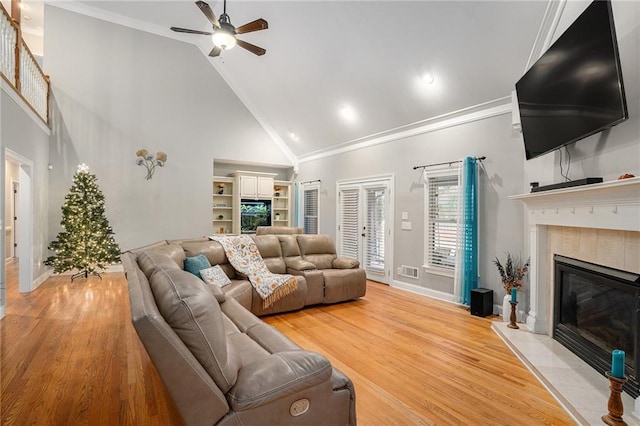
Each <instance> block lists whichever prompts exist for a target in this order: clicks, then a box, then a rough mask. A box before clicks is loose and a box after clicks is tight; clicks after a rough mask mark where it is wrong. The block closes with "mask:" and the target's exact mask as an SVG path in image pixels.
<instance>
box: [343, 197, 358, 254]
mask: <svg viewBox="0 0 640 426" xmlns="http://www.w3.org/2000/svg"><path fill="white" fill-rule="evenodd" d="M359 205H360V190H359V189H358V188H354V189H344V190H341V191H340V256H344V257H352V258H354V259H358V258H359V256H358V242H359V238H360V232H359V230H360V225H359Z"/></svg>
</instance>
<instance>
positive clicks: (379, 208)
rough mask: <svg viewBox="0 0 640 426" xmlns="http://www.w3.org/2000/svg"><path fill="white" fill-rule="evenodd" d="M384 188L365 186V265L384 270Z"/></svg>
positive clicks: (368, 267) (369, 267)
mask: <svg viewBox="0 0 640 426" xmlns="http://www.w3.org/2000/svg"><path fill="white" fill-rule="evenodd" d="M385 196H386V188H385V187H378V188H367V189H366V198H367V224H366V229H365V235H366V240H365V258H364V262H365V267H366V268H367V269H373V270H377V271H381V272H384V242H385V239H384V230H385V215H384V214H385V202H386V200H385Z"/></svg>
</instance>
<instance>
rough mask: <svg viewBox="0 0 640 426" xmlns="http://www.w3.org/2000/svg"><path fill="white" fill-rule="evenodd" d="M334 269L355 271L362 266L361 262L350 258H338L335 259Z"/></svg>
mask: <svg viewBox="0 0 640 426" xmlns="http://www.w3.org/2000/svg"><path fill="white" fill-rule="evenodd" d="M332 266H333V269H355V268H357V267H359V266H360V262H358V261H357V260H356V259H352V258H350V257H338V258H337V259H333V263H332Z"/></svg>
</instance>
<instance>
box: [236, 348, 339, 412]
mask: <svg viewBox="0 0 640 426" xmlns="http://www.w3.org/2000/svg"><path fill="white" fill-rule="evenodd" d="M332 373H333V369H332V367H331V364H330V363H329V361H328V360H327V359H326V358H325V357H323V356H322V355H320V354H318V353H315V352H307V351H299V350H294V351H285V352H279V353H276V354H272V355H269V356H268V357H267V358H264V359H260V360H258V361H256V362H254V363H251V364H248V365H245V366H244V367H243V368H242V369H241V370H240V373H239V375H238V381H237V382H236V385H235V386H234V387H233V389H231V391H230V392H229V393H228V394H227V398H228V400H229V404H230V405H231V408H232V409H233V410H236V411H243V410H248V409H251V408H255V407H260V406H262V405H265V404H268V403H270V402H272V401H275V400H277V399H281V398H284V397H286V396H287V395H292V394H295V393H297V392H300V391H302V390H305V389H309V388H311V387H312V386H315V385H318V384H320V383H322V382H325V381H326V380H330V378H331V375H332Z"/></svg>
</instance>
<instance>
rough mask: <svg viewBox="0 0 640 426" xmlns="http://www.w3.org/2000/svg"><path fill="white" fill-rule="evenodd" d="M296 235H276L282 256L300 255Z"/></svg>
mask: <svg viewBox="0 0 640 426" xmlns="http://www.w3.org/2000/svg"><path fill="white" fill-rule="evenodd" d="M296 237H297V236H296V235H278V239H279V240H280V247H281V248H282V256H284V257H285V258H290V257H300V246H298V239H297V238H296Z"/></svg>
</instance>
